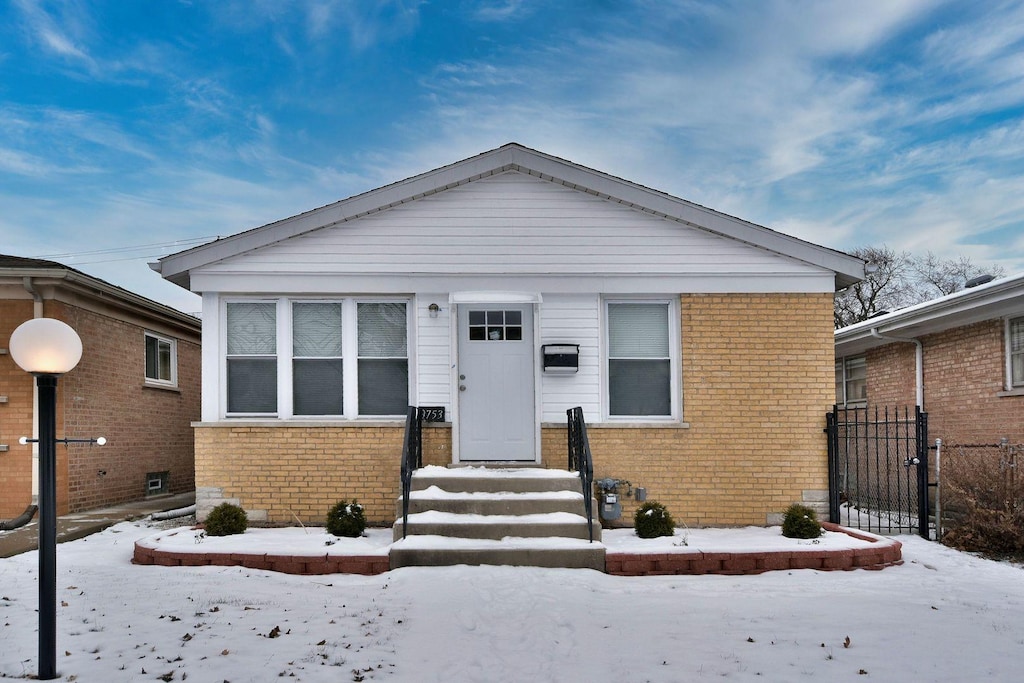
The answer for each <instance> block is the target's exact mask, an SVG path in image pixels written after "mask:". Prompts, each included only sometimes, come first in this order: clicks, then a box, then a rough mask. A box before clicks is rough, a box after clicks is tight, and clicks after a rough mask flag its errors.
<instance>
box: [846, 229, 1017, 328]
mask: <svg viewBox="0 0 1024 683" xmlns="http://www.w3.org/2000/svg"><path fill="white" fill-rule="evenodd" d="M850 253H851V254H852V255H853V256H856V257H858V258H861V259H864V260H865V261H867V262H868V263H869V264H870V266H871V267H872V268H873V269H874V270H873V272H870V273H869V274H868V275H867V277H865V278H864V280H863V281H861V282H858V283H857V284H855V285H852V286H850V287H847V288H846V289H844V290H842V291H840V292H836V296H835V308H834V318H835V326H836V328H837V329H838V328H840V327H846V326H847V325H853V324H854V323H858V322H861V321H863V320H867V319H868V318H871V317H874V316H876V315H881V314H882V313H887V312H889V311H895V310H897V309H900V308H905V307H907V306H912V305H914V304H917V303H921V302H923V301H929V300H931V299H935V298H937V297H940V296H944V295H946V294H952V293H954V292H958V291H960V290H961V289H963V288H964V287H965V286H966V284H967V282H968V281H969V280H970V279H972V278H974V277H976V276H978V275H981V274H990V275H992V276H994V277H1002V276H1003V275H1004V271H1003V269H1002V268H1001V267H999V266H976V265H974V264H973V263H972V262H971V260H970V259H969V258H967V257H966V256H961V257H959V258H953V259H943V258H940V257H938V256H936V255H935V254H933V253H932V252H930V251H929V252H928V253H927V254H926V255H925V256H912V255H911V254H909V253H907V252H905V251H904V252H896V251H894V250H893V249H891V248H889V247H887V246H885V245H882V246H881V247H860V248H858V249H854V250H853V251H852V252H850Z"/></svg>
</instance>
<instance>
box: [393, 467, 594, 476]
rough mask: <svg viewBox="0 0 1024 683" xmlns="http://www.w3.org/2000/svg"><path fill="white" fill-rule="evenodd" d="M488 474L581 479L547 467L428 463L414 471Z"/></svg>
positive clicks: (448, 473)
mask: <svg viewBox="0 0 1024 683" xmlns="http://www.w3.org/2000/svg"><path fill="white" fill-rule="evenodd" d="M480 476H486V477H487V478H488V479H502V478H509V479H526V478H533V479H579V478H580V477H579V474H577V473H575V472H570V471H568V470H558V469H548V468H546V467H441V466H439V465H428V466H426V467H421V468H419V469H418V470H416V471H415V472H414V473H413V477H414V478H416V477H429V478H431V479H434V478H445V479H460V478H466V477H469V478H475V477H480Z"/></svg>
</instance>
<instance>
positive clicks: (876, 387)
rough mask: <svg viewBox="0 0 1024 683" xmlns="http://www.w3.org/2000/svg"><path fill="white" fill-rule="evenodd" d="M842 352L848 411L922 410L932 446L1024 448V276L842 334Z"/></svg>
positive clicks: (839, 377)
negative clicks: (1022, 445)
mask: <svg viewBox="0 0 1024 683" xmlns="http://www.w3.org/2000/svg"><path fill="white" fill-rule="evenodd" d="M835 353H836V401H837V403H838V404H839V405H848V406H855V405H866V406H869V407H870V406H879V407H884V406H896V405H899V406H914V405H920V406H921V407H922V408H923V409H924V410H925V412H927V413H928V431H929V440H930V441H934V439H936V438H941V439H942V440H943V441H944V442H945V443H954V444H989V443H998V442H999V440H1000V439H1002V438H1007V439H1009V440H1010V441H1011V443H1020V442H1022V441H1024V274H1022V275H1017V276H1014V277H1008V278H1003V279H999V280H993V281H991V282H988V283H986V284H982V285H979V286H976V287H972V288H969V289H965V290H963V291H960V292H956V293H955V294H950V295H948V296H944V297H941V298H939V299H935V300H933V301H928V302H925V303H922V304H918V305H916V306H911V307H909V308H905V309H902V310H899V311H894V312H892V313H887V314H885V315H880V316H877V317H875V318H871V319H870V320H867V321H864V322H861V323H857V324H855V325H850V326H848V327H844V328H842V329H839V330H836V332H835Z"/></svg>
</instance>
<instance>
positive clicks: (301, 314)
mask: <svg viewBox="0 0 1024 683" xmlns="http://www.w3.org/2000/svg"><path fill="white" fill-rule="evenodd" d="M226 311H227V316H226V326H225V327H226V335H227V345H226V348H227V358H226V361H227V372H226V379H227V391H226V394H227V408H226V409H227V414H228V415H231V416H246V415H249V416H276V417H282V418H289V417H342V416H344V417H345V418H354V417H378V416H380V417H390V416H397V415H404V414H405V411H406V407H407V406H408V404H409V352H408V346H409V344H408V322H407V317H408V306H407V302H405V301H376V300H356V299H352V298H343V299H334V300H330V301H327V300H324V301H310V300H291V299H280V300H277V301H272V302H271V301H231V302H228V303H227V304H226Z"/></svg>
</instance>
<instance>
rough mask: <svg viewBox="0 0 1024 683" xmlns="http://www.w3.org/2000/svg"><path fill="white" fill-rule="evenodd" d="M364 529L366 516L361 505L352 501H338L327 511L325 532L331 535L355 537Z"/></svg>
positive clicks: (361, 533)
mask: <svg viewBox="0 0 1024 683" xmlns="http://www.w3.org/2000/svg"><path fill="white" fill-rule="evenodd" d="M365 530H366V517H365V516H364V515H363V506H362V505H360V504H359V503H357V502H356V501H354V500H353V501H352V502H351V503H348V502H345V501H340V502H338V503H336V504H335V505H334V507H332V508H331V510H330V512H328V513H327V533H329V534H331V535H333V536H348V537H349V538H356V537H358V536H362V535H363V531H365Z"/></svg>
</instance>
